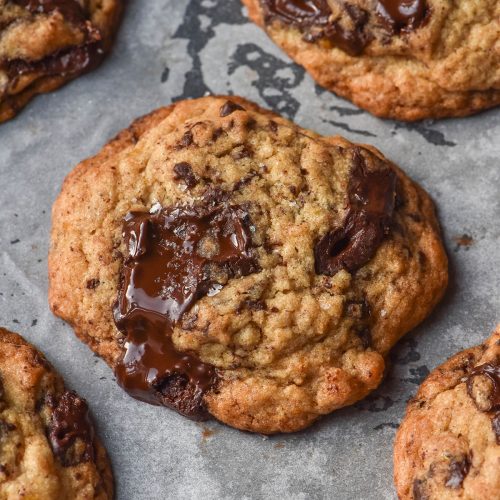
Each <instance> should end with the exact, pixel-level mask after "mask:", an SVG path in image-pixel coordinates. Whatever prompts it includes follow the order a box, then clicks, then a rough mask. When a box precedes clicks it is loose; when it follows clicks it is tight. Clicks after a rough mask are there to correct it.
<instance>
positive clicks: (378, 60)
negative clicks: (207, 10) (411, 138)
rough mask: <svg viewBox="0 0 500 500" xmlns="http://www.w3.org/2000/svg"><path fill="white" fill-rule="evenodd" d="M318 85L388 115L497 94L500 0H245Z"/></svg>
mask: <svg viewBox="0 0 500 500" xmlns="http://www.w3.org/2000/svg"><path fill="white" fill-rule="evenodd" d="M243 3H244V4H245V5H246V6H247V7H248V11H249V15H250V17H251V18H252V20H254V21H255V22H256V23H257V24H259V25H260V26H262V27H263V28H264V29H265V30H266V32H267V33H268V34H269V36H270V37H271V38H272V39H273V40H274V42H276V43H277V44H278V45H279V46H280V47H281V48H282V49H283V50H284V51H285V52H287V53H288V54H289V55H290V56H291V57H292V58H293V59H294V60H295V61H297V62H298V63H299V64H301V65H303V66H304V67H305V68H306V70H307V71H309V72H310V73H311V75H312V77H313V78H314V79H315V80H316V81H317V82H318V83H319V84H320V85H322V86H324V87H326V88H327V89H329V90H331V91H333V92H335V93H336V94H338V95H339V96H341V97H344V98H346V99H349V100H351V101H352V102H354V103H355V104H356V105H358V106H360V107H361V108H364V109H366V110H368V111H370V112H371V113H373V114H375V115H377V116H380V117H385V118H396V119H399V120H419V119H422V118H441V117H448V116H464V115H469V114H472V113H476V112H478V111H480V110H482V109H485V108H489V107H492V106H495V105H497V104H499V103H500V2H498V1H497V0H477V1H472V0H458V1H455V2H454V1H451V0H243Z"/></svg>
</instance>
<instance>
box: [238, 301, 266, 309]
mask: <svg viewBox="0 0 500 500" xmlns="http://www.w3.org/2000/svg"><path fill="white" fill-rule="evenodd" d="M244 309H250V310H251V311H265V310H266V309H267V306H266V303H265V302H264V301H263V300H252V299H246V300H244V301H243V302H242V303H241V304H240V305H239V307H238V311H240V312H241V311H243V310H244Z"/></svg>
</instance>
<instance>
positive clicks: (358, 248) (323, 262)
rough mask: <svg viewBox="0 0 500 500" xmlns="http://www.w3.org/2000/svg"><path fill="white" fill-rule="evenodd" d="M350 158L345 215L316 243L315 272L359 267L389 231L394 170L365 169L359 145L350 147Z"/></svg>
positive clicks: (371, 254) (320, 272) (392, 203)
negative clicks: (351, 166) (339, 223)
mask: <svg viewBox="0 0 500 500" xmlns="http://www.w3.org/2000/svg"><path fill="white" fill-rule="evenodd" d="M353 162H354V167H353V169H352V171H351V178H350V181H349V188H348V208H347V216H346V218H345V221H344V225H343V227H340V228H337V229H332V230H331V231H329V232H328V233H326V234H325V235H324V236H323V237H322V238H321V239H320V240H319V241H318V242H317V243H316V246H315V248H314V258H315V268H316V273H317V274H325V275H327V276H333V275H334V274H336V273H337V272H338V271H340V270H341V269H346V270H347V271H349V272H351V273H352V272H354V271H356V270H358V269H359V268H360V267H362V266H364V265H365V264H366V263H367V262H368V261H369V260H370V259H371V258H372V257H373V256H374V255H375V253H376V251H377V249H378V247H379V246H380V244H381V243H382V241H383V239H384V238H385V236H387V235H388V234H389V231H390V227H391V223H392V218H393V213H394V202H395V192H396V180H397V178H396V174H395V173H394V171H393V170H392V169H391V168H386V169H384V170H376V171H372V172H370V171H368V169H367V166H366V163H365V160H364V158H363V156H362V154H361V152H360V151H359V148H354V150H353Z"/></svg>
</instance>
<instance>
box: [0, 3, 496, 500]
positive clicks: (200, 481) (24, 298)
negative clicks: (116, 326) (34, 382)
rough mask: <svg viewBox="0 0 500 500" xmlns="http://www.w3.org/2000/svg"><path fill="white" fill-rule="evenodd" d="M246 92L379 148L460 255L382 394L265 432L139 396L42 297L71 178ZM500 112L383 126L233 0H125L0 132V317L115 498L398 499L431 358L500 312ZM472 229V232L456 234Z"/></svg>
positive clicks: (308, 123) (404, 345) (454, 347)
mask: <svg viewBox="0 0 500 500" xmlns="http://www.w3.org/2000/svg"><path fill="white" fill-rule="evenodd" d="M210 92H212V93H224V94H227V93H229V94H241V95H242V96H245V97H247V98H249V99H252V100H254V101H256V102H258V103H259V104H261V105H263V106H265V107H268V108H272V109H274V110H276V111H278V112H281V113H283V114H284V115H285V116H287V117H288V118H291V119H293V120H295V121H296V122H297V123H298V124H300V125H301V126H304V127H308V128H311V129H314V130H316V131H318V132H320V133H321V134H325V135H333V134H342V135H344V136H345V137H347V138H348V139H350V140H352V141H356V142H367V143H370V144H373V145H375V146H376V147H378V148H380V149H381V150H382V151H383V152H384V153H385V154H386V155H387V156H388V157H389V158H391V159H392V160H393V161H395V162H396V163H397V164H399V165H400V166H401V167H402V168H403V169H404V170H406V172H407V173H408V174H409V175H410V176H411V177H412V178H413V179H415V180H416V181H418V182H419V183H420V184H421V185H422V186H424V187H425V188H426V189H427V191H429V193H430V194H431V195H432V197H433V198H434V200H435V201H436V203H437V206H438V210H439V217H440V221H441V223H442V226H443V233H444V239H445V242H446V246H447V250H448V254H449V257H450V271H451V283H450V287H449V290H448V292H447V294H446V297H445V299H444V301H443V302H442V303H441V305H440V306H439V307H438V308H437V310H436V311H435V312H434V313H433V314H432V316H431V317H430V318H429V319H428V320H427V321H425V322H424V323H423V324H422V325H421V326H420V327H419V328H417V329H416V330H415V331H414V332H412V333H411V334H409V335H408V336H406V337H405V338H404V339H403V340H402V341H401V342H400V343H399V345H398V346H397V347H396V348H395V349H394V351H393V353H392V355H391V361H392V362H391V367H390V369H389V371H388V375H387V378H386V380H385V382H384V383H383V384H382V385H381V387H380V388H379V389H378V390H377V391H375V392H374V393H373V394H372V395H371V396H369V397H368V398H366V399H365V400H363V401H361V402H360V403H358V404H356V405H354V406H352V407H350V408H346V409H344V410H341V411H337V412H335V413H334V414H332V415H330V416H328V417H326V418H324V419H323V420H321V421H320V422H318V423H317V424H315V425H313V426H312V427H311V428H310V429H308V430H306V431H303V432H299V433H296V434H292V435H280V436H274V437H271V438H265V437H262V436H259V435H252V434H248V433H244V432H239V431H236V430H234V429H231V428H229V427H226V426H223V425H221V424H218V423H216V422H208V423H203V424H200V423H195V422H192V421H190V420H187V419H185V418H183V417H181V416H179V415H177V414H176V413H175V412H173V411H170V410H167V409H164V408H156V407H153V406H149V405H146V404H143V403H140V402H138V401H136V400H134V399H132V398H130V397H129V396H128V395H127V394H126V393H125V392H123V391H122V390H121V389H120V388H119V387H118V386H117V385H116V383H115V381H114V377H113V373H112V371H111V370H110V369H109V368H108V367H107V366H106V364H105V363H104V362H103V361H102V360H100V359H99V358H97V357H96V356H94V355H93V354H92V352H91V351H90V349H88V348H87V347H86V346H85V345H83V344H81V343H80V342H79V341H78V340H77V339H76V338H75V336H74V335H73V333H72V331H71V328H70V327H69V326H68V325H66V324H64V323H63V322H62V321H61V320H59V319H57V318H55V317H54V316H52V314H51V313H50V311H49V309H48V306H47V251H48V246H49V230H50V208H51V205H52V203H53V201H54V199H55V198H56V196H57V194H58V191H59V189H60V186H61V183H62V181H63V179H64V177H65V175H66V174H68V173H69V172H70V171H71V169H72V168H73V167H74V166H75V165H76V164H77V163H78V162H79V161H80V160H82V159H83V158H86V157H88V156H90V155H93V154H95V153H96V152H97V151H99V149H100V148H101V146H102V145H103V144H104V143H105V142H107V141H108V139H110V138H111V137H113V136H114V135H115V134H116V133H117V132H118V131H120V130H121V129H122V128H124V127H126V126H128V124H129V123H130V122H131V121H132V120H133V119H134V118H136V117H138V116H140V115H142V114H144V113H147V112H148V111H150V110H152V109H154V108H156V107H158V106H162V105H166V104H169V103H170V102H172V101H174V100H178V99H183V98H188V97H199V96H202V95H204V94H206V93H210ZM499 157H500V113H499V111H498V110H496V111H495V110H493V111H489V112H485V113H481V114H480V115H477V116H474V117H471V118H465V119H459V120H443V121H438V122H421V123H418V124H410V125H409V124H403V123H397V122H393V121H383V120H379V119H377V118H374V117H373V116H371V115H369V114H368V113H365V112H363V111H360V110H359V109H357V108H356V107H354V106H353V105H351V104H350V103H349V102H347V101H344V100H342V99H339V98H336V97H335V96H334V95H333V94H331V93H329V92H326V91H323V90H322V89H321V88H319V87H318V86H316V85H315V84H314V82H313V81H312V79H311V78H310V77H309V76H308V75H307V74H306V73H305V72H304V70H303V69H301V68H300V67H298V66H296V65H295V64H293V63H291V62H290V60H289V59H288V57H286V56H285V55H284V54H283V53H282V52H281V51H280V50H279V49H278V48H277V47H276V46H275V45H274V44H273V43H272V42H271V41H270V40H269V39H268V38H267V37H266V35H265V34H264V33H263V32H262V31H261V30H260V29H259V28H257V27H256V26H255V25H253V24H251V23H249V22H248V21H247V18H246V16H245V12H244V10H243V9H242V7H241V5H240V2H239V0H190V1H188V0H154V1H140V0H136V1H132V0H131V1H129V2H128V6H127V9H126V13H125V17H124V20H123V23H122V26H121V28H120V31H119V34H118V38H117V41H116V45H115V47H114V50H113V52H112V54H111V55H110V57H109V58H108V59H106V61H105V62H104V64H103V65H102V66H101V67H100V68H99V69H98V70H96V71H94V72H93V73H90V74H88V75H86V76H83V77H80V78H78V79H77V80H75V81H74V82H73V83H71V84H69V85H67V86H65V87H64V88H62V89H60V90H58V91H56V92H53V93H51V94H48V95H46V96H42V97H38V98H37V99H36V100H35V101H34V102H32V103H31V104H30V105H29V106H28V107H27V108H26V109H25V110H24V111H23V112H22V113H21V114H20V115H19V116H18V117H17V118H16V119H14V120H12V121H10V122H8V123H6V124H4V125H1V126H0V200H1V210H0V230H1V239H0V318H1V321H0V324H2V325H3V326H5V327H7V328H9V329H11V330H14V331H18V332H20V333H21V334H23V335H24V336H25V337H26V338H27V339H28V340H30V341H31V342H33V343H34V344H35V345H36V346H38V347H39V348H40V349H41V350H42V351H44V352H45V353H46V354H47V356H48V358H49V359H50V360H51V361H52V362H53V364H54V365H55V366H56V367H57V369H58V370H59V371H60V372H61V374H62V375H63V376H64V378H65V380H66V381H67V383H68V385H69V386H71V387H72V388H74V389H75V390H77V391H78V392H79V393H80V394H81V395H82V396H84V397H85V398H87V399H88V401H89V403H90V406H91V408H92V412H93V415H94V418H95V420H96V423H97V426H98V430H99V434H100V436H101V437H102V439H103V441H104V443H105V445H106V447H107V449H108V451H109V454H110V456H111V460H112V463H113V469H114V473H115V478H116V486H117V498H118V499H126V500H129V499H133V500H136V499H137V500H139V499H148V500H150V499H160V498H161V499H164V498H168V499H199V498H203V499H204V500H209V499H233V498H238V499H265V498H286V499H320V498H334V499H346V500H347V499H368V498H369V499H392V498H395V493H394V488H393V482H392V441H393V437H394V433H395V431H396V427H397V425H398V423H399V422H400V420H401V418H402V416H403V414H404V410H405V405H406V401H407V400H408V398H409V397H411V396H412V395H413V394H414V393H415V391H416V389H417V386H418V384H419V383H420V382H421V381H422V379H423V378H424V377H425V376H426V375H427V373H428V372H429V371H430V370H432V369H433V368H434V367H435V366H437V365H438V364H440V363H441V362H442V361H444V360H445V359H446V358H447V357H448V356H450V355H451V354H453V353H455V352H456V351H458V350H460V349H463V348H465V347H469V346H471V345H474V344H477V343H479V342H481V341H482V340H483V339H484V338H485V337H486V336H487V335H488V334H489V332H490V331H491V330H492V329H493V327H494V325H495V323H496V322H498V321H500V294H499V290H500V271H499V270H500V223H499V220H500V188H499V186H500V165H499ZM463 235H466V237H463Z"/></svg>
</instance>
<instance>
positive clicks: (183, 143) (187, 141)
mask: <svg viewBox="0 0 500 500" xmlns="http://www.w3.org/2000/svg"><path fill="white" fill-rule="evenodd" d="M191 144H193V132H191V130H188V131H187V132H185V133H184V135H183V136H182V137H181V140H180V141H179V142H178V143H177V144H176V146H175V149H177V150H179V149H184V148H187V147H189V146H191Z"/></svg>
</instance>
